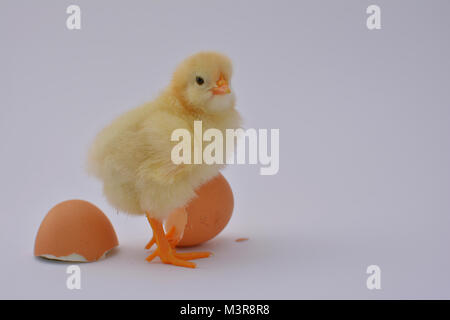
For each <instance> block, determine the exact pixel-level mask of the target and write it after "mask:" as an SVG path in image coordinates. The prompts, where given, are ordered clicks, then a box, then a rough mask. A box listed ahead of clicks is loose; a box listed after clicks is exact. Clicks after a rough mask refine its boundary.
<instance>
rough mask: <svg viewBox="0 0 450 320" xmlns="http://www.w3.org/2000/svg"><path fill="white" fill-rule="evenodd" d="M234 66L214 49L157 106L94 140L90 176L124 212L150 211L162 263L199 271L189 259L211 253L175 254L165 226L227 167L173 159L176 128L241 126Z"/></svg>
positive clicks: (182, 72) (182, 68)
mask: <svg viewBox="0 0 450 320" xmlns="http://www.w3.org/2000/svg"><path fill="white" fill-rule="evenodd" d="M231 75H232V65H231V61H230V60H229V59H228V58H227V57H226V56H224V55H222V54H219V53H215V52H200V53H197V54H195V55H193V56H191V57H189V58H187V59H186V60H185V61H183V62H182V63H181V64H180V65H179V66H178V68H177V69H176V71H175V72H174V74H173V78H172V81H171V83H170V84H169V86H168V87H167V88H166V89H165V90H164V91H163V92H162V93H161V94H160V95H159V96H158V97H157V98H156V99H155V100H154V101H152V102H149V103H146V104H144V105H142V106H140V107H138V108H136V109H133V110H130V111H128V112H127V113H125V114H123V115H122V116H120V117H119V118H117V119H116V120H114V121H113V122H112V123H111V124H110V125H109V126H107V127H106V128H105V129H103V130H102V131H101V132H100V133H99V134H98V136H97V137H96V139H95V141H94V143H93V145H92V147H91V149H90V152H89V161H88V164H89V166H88V168H89V172H90V173H92V174H94V175H95V176H97V177H98V178H99V179H100V180H101V181H102V182H103V190H104V194H105V196H106V198H107V199H108V201H109V202H110V203H111V204H112V205H113V206H114V207H116V208H117V209H118V210H120V211H124V212H127V213H131V214H146V215H147V218H148V220H149V222H150V225H151V226H152V229H153V240H152V242H151V243H154V242H156V244H157V246H158V247H157V249H156V251H155V252H154V253H153V254H152V255H151V256H149V257H148V258H147V260H148V261H151V260H152V259H153V258H154V257H156V256H159V257H160V258H161V260H162V261H163V262H164V263H170V264H174V265H180V266H185V267H195V264H194V263H192V262H189V261H187V260H191V259H195V258H203V257H207V256H209V252H199V253H177V252H175V250H174V249H173V248H172V246H173V244H171V243H169V240H168V236H167V235H166V234H165V232H164V229H163V227H162V221H163V220H164V219H165V218H166V217H167V216H168V215H169V214H170V213H171V212H173V211H174V210H184V209H183V208H184V206H185V205H186V204H187V203H188V202H189V201H190V200H191V199H192V198H193V197H195V189H196V188H197V187H199V186H200V185H201V184H203V183H205V182H206V181H208V180H209V179H211V178H213V177H215V176H216V175H217V174H218V172H219V170H220V169H221V167H222V166H223V165H219V164H213V165H208V164H179V165H176V164H174V163H173V162H172V160H171V152H172V148H173V147H174V146H175V145H176V144H177V143H178V142H176V141H171V136H172V132H173V131H174V130H176V129H187V130H189V132H190V133H191V137H193V139H192V140H194V139H199V141H201V139H202V137H194V121H198V120H200V121H202V127H203V131H205V130H207V129H209V128H216V129H219V130H221V131H222V133H223V135H224V136H225V130H226V129H236V128H238V127H239V126H240V116H239V113H238V112H237V110H236V109H235V96H234V93H233V91H232V90H231V87H230V79H231Z"/></svg>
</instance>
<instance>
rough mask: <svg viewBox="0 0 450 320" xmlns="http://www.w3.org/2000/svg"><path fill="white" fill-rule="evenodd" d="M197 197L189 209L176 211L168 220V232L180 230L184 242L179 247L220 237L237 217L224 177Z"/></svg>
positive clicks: (177, 234)
mask: <svg viewBox="0 0 450 320" xmlns="http://www.w3.org/2000/svg"><path fill="white" fill-rule="evenodd" d="M196 193H197V197H196V198H194V199H193V200H192V201H191V202H190V203H189V204H188V205H187V206H186V207H185V208H183V209H178V210H176V211H174V212H173V213H172V214H171V215H170V216H169V218H168V220H167V222H166V224H165V226H166V230H170V229H171V228H172V227H175V229H176V236H177V237H178V238H181V239H180V241H179V242H178V244H177V246H179V247H188V246H194V245H198V244H200V243H203V242H205V241H208V240H210V239H212V238H214V237H215V236H217V235H218V234H219V233H220V232H221V231H222V230H223V229H224V228H225V226H226V225H227V224H228V222H229V221H230V218H231V214H232V213H233V208H234V197H233V192H232V190H231V187H230V185H229V184H228V182H227V180H226V179H225V178H224V177H223V175H222V174H219V175H217V176H216V177H215V178H213V179H212V180H210V181H208V182H207V183H205V184H203V185H202V186H201V187H200V188H198V189H197V190H196Z"/></svg>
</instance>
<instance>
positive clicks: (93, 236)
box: [34, 200, 119, 262]
mask: <svg viewBox="0 0 450 320" xmlns="http://www.w3.org/2000/svg"><path fill="white" fill-rule="evenodd" d="M118 244H119V242H118V240H117V236H116V233H115V231H114V228H113V226H112V224H111V222H110V221H109V219H108V218H107V217H106V216H105V214H104V213H103V212H102V211H101V210H100V209H99V208H97V207H96V206H95V205H93V204H92V203H90V202H87V201H84V200H68V201H64V202H61V203H59V204H57V205H56V206H54V207H53V208H52V209H51V210H50V211H49V212H48V213H47V215H46V217H45V218H44V220H43V221H42V223H41V226H40V227H39V231H38V233H37V236H36V241H35V246H34V255H35V256H38V257H43V258H47V259H52V260H62V261H76V262H92V261H97V260H99V259H102V258H104V257H105V256H106V254H107V253H108V252H109V251H110V250H111V249H113V248H114V247H116V246H118Z"/></svg>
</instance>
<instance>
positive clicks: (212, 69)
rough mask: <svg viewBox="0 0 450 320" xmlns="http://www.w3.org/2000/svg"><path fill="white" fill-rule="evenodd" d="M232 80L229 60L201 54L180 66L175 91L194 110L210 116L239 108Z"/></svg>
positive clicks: (174, 79) (218, 54) (172, 84)
mask: <svg viewBox="0 0 450 320" xmlns="http://www.w3.org/2000/svg"><path fill="white" fill-rule="evenodd" d="M231 76H232V65H231V61H230V59H229V58H228V57H226V56H224V55H222V54H220V53H216V52H200V53H197V54H195V55H192V56H190V57H189V58H187V59H186V60H184V61H183V62H182V63H181V64H180V65H179V66H178V68H177V69H176V71H175V73H174V75H173V78H172V83H171V88H172V90H173V91H174V92H175V93H176V94H177V95H178V96H179V97H180V98H181V99H182V100H183V101H184V103H185V104H186V105H188V106H189V107H191V108H194V109H202V111H205V112H208V113H215V112H222V111H225V110H227V109H229V108H233V107H234V104H235V96H234V92H233V91H232V89H231Z"/></svg>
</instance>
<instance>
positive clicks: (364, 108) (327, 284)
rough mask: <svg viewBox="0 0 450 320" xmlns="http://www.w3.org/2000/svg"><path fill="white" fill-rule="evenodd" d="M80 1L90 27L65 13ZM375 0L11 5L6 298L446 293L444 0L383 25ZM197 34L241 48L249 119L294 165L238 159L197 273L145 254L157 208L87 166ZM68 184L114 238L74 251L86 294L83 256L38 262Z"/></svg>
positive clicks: (5, 94) (6, 51) (448, 183)
mask: <svg viewBox="0 0 450 320" xmlns="http://www.w3.org/2000/svg"><path fill="white" fill-rule="evenodd" d="M70 4H78V5H80V7H81V10H82V30H79V31H69V30H67V28H66V25H65V20H66V17H67V14H66V13H65V11H66V8H67V6H68V5H70ZM370 4H373V1H370V2H369V1H331V0H330V1H320V2H318V1H312V0H311V1H256V0H255V1H164V2H163V1H70V2H69V1H12V0H9V1H2V2H1V4H0V15H1V17H0V36H1V50H0V63H1V71H0V90H1V109H0V137H1V140H0V156H1V157H0V159H1V160H0V161H1V166H0V178H1V179H0V199H1V201H0V203H1V208H0V209H1V217H2V220H1V221H0V255H1V258H0V259H1V266H0V268H1V269H0V271H1V272H0V298H63V299H71V298H143V299H144V298H151V299H197V298H202V299H216V298H217V299H218V298H233V299H241V298H249V299H279V298H285V299H298V298H370V299H372V298H373V299H379V298H381V299H389V298H450V287H449V282H450V275H449V272H448V270H450V259H449V255H448V243H449V240H450V235H449V231H450V230H449V229H450V218H449V209H450V199H449V194H450V126H449V120H450V93H449V92H450V90H449V80H450V79H449V78H450V62H449V58H448V57H449V56H450V46H449V42H450V37H449V34H448V33H449V30H450V22H449V19H448V13H449V12H450V5H449V2H448V1H432V2H427V1H376V4H378V5H380V7H381V10H382V29H381V30H377V31H369V30H368V29H367V28H366V17H367V15H366V12H365V11H366V8H367V6H368V5H370ZM203 49H207V50H217V51H221V52H223V53H226V54H227V55H229V56H230V57H231V58H232V60H233V61H234V65H235V76H234V79H233V81H232V85H233V87H234V88H235V90H236V93H237V97H238V108H239V110H240V111H241V113H242V115H243V117H244V119H245V126H246V127H247V128H256V129H258V128H266V129H270V128H279V129H280V171H279V174H277V175H275V176H260V175H259V166H231V167H229V168H227V169H226V170H225V172H224V175H225V177H226V178H227V179H228V181H229V182H230V184H231V186H232V188H233V191H234V194H235V203H236V207H235V211H234V215H233V218H232V220H231V221H230V223H229V225H228V226H227V228H226V229H225V230H224V231H223V233H222V234H220V236H218V237H217V238H216V239H214V240H213V241H211V242H209V243H207V244H205V245H203V246H202V247H200V248H199V249H201V250H203V249H207V250H212V251H213V252H214V253H215V255H214V256H213V257H212V258H209V259H203V260H198V268H197V269H195V270H191V269H184V268H177V267H173V266H168V265H163V264H161V263H160V262H153V263H147V262H146V261H145V257H146V256H147V255H148V254H149V252H146V251H145V250H144V248H143V247H144V245H145V244H146V243H147V241H148V240H149V238H150V237H151V230H150V227H149V226H148V224H147V222H146V221H145V219H144V218H143V217H141V218H139V217H137V218H136V217H128V216H126V215H123V214H117V213H116V211H115V209H113V208H112V207H110V206H109V205H108V204H107V202H106V200H105V199H104V197H103V196H102V192H101V184H100V182H98V181H96V180H94V179H93V178H90V177H88V176H87V174H86V173H85V171H84V163H85V157H86V152H87V148H88V146H89V144H90V143H91V141H92V139H93V138H94V136H95V134H96V133H97V132H98V131H99V130H100V129H101V128H102V127H103V126H105V125H106V124H107V123H108V122H109V121H111V120H112V119H113V118H115V117H116V116H118V115H120V114H121V113H123V112H125V111H126V110H129V109H130V108H133V107H135V106H138V105H139V104H141V103H143V102H145V101H147V100H150V99H152V98H153V97H155V96H156V95H157V94H158V92H159V91H160V90H161V89H163V88H164V87H165V85H166V84H167V83H168V81H169V79H170V76H171V72H172V71H173V70H174V68H175V66H176V64H177V63H178V62H179V61H181V60H182V59H183V58H185V57H186V56H188V55H189V54H192V53H195V52H197V51H199V50H203ZM73 198H80V199H85V200H88V201H91V202H93V203H94V204H96V205H97V206H99V207H100V208H101V209H102V210H104V212H105V213H106V214H107V216H108V217H109V218H110V219H111V221H112V223H113V225H114V227H115V229H116V232H117V234H118V237H119V241H120V247H119V248H118V250H116V251H115V252H114V253H113V254H112V255H111V256H109V257H108V258H107V259H106V260H103V261H101V262H97V263H91V264H81V265H80V267H81V271H82V289H81V290H79V291H76V290H74V291H69V290H68V289H67V288H66V285H65V282H66V278H67V275H66V273H65V271H66V267H67V266H68V265H69V264H65V263H57V262H48V261H43V260H41V259H37V258H34V257H33V245H34V237H35V235H36V232H37V229H38V227H39V224H40V222H41V221H42V219H43V218H44V216H45V214H46V212H47V211H48V210H49V209H50V208H51V207H52V206H53V205H55V204H56V203H58V202H61V201H63V200H67V199H73ZM238 237H248V238H249V239H250V240H249V241H247V242H242V243H237V242H235V241H234V240H235V239H236V238H238ZM371 264H376V265H379V266H380V267H381V271H382V280H381V286H382V289H381V290H379V291H369V290H368V289H367V288H366V278H367V275H366V273H365V272H366V268H367V266H369V265H371Z"/></svg>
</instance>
